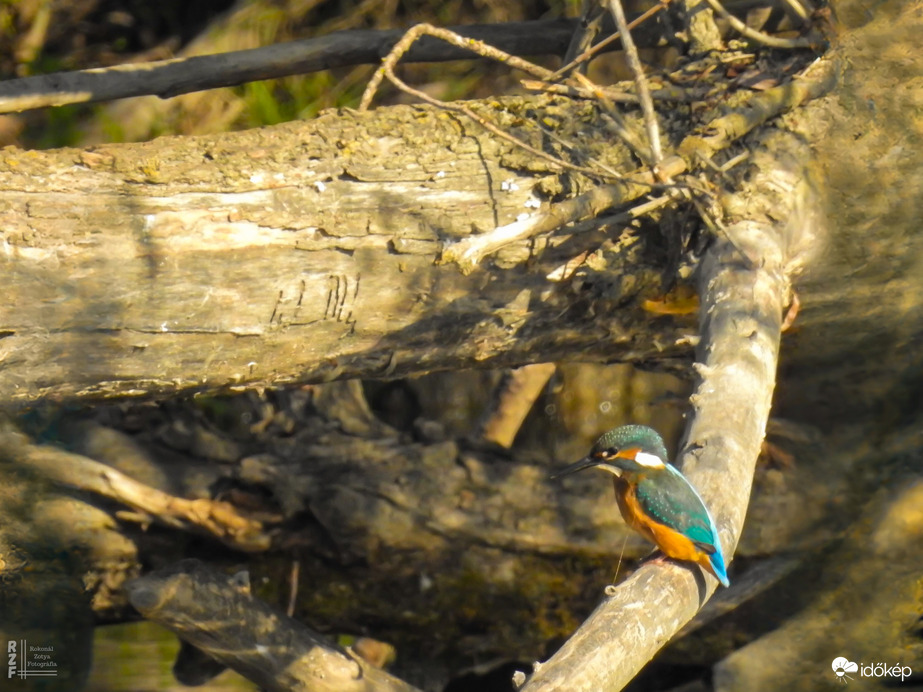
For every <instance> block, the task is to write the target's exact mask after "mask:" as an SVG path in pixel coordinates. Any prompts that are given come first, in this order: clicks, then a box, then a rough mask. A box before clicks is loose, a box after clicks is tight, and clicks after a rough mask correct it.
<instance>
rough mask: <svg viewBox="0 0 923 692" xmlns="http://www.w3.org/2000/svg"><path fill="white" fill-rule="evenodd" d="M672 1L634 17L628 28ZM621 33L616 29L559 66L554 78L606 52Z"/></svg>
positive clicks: (644, 20) (667, 0)
mask: <svg viewBox="0 0 923 692" xmlns="http://www.w3.org/2000/svg"><path fill="white" fill-rule="evenodd" d="M670 2H671V0H661V3H660V4H659V5H654V6H653V7H651V8H649V9H647V10H645V11H644V12H643V13H642V14H641V15H639V16H638V17H637V18H635V19H633V20H632V21H631V22H630V23H629V24H628V28H629V29H634V28H635V27H638V26H640V25H641V24H643V23H644V22H646V21H647V20H648V19H650V18H651V17H653V16H654V15H655V14H657V13H658V12H660V10H662V9H663V8H664V7H666V6H667V5H668V4H669V3H670ZM620 35H621V33H620V32H618V31H616V32H615V33H614V34H611V35H609V36H607V37H606V38H604V39H603V40H602V41H600V42H599V43H597V44H596V45H595V46H593V47H591V48H588V49H587V50H586V51H584V52H583V53H581V54H580V55H578V56H577V57H576V58H574V59H573V60H572V61H570V62H568V63H567V64H565V65H564V66H563V67H561V68H559V69H558V70H557V71H556V72H555V73H554V76H553V77H554V79H556V80H557V79H560V78H561V77H564V76H566V75H568V74H570V73H571V72H573V71H574V68H576V67H578V66H580V65H581V64H583V63H585V62H588V61H589V60H591V59H592V58H593V56H595V55H598V54H599V53H602V52H604V51H605V50H611V47H610V46H611V44H612V43H614V42H615V41H617V40H618V39H619V36H620Z"/></svg>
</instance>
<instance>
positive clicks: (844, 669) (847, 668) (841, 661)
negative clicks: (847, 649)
mask: <svg viewBox="0 0 923 692" xmlns="http://www.w3.org/2000/svg"><path fill="white" fill-rule="evenodd" d="M831 665H832V666H833V672H834V673H836V678H837V680H839V681H840V682H842V683H843V684H844V685H845V684H846V683H847V681H849V680H852V677H850V676H849V675H847V673H855V672H856V671H858V670H859V666H858V664H856V663H853V662H852V661H847V660H846V659H845V658H843V657H842V656H838V657H836V658H835V659H833V663H832V664H831Z"/></svg>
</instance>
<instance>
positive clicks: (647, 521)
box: [552, 425, 729, 586]
mask: <svg viewBox="0 0 923 692" xmlns="http://www.w3.org/2000/svg"><path fill="white" fill-rule="evenodd" d="M594 467H595V468H600V469H603V470H604V471H608V472H609V473H611V474H613V475H615V499H616V501H617V502H618V505H619V510H620V511H621V513H622V517H623V518H624V519H625V523H626V524H628V525H629V526H630V527H631V528H633V529H634V530H635V531H637V532H638V533H640V534H641V535H642V536H644V537H645V538H647V539H648V540H649V541H652V542H653V543H655V544H656V545H657V547H658V548H660V550H661V551H663V554H664V555H666V556H667V557H669V558H673V559H674V560H684V561H688V562H695V563H696V564H698V565H701V566H702V567H703V568H704V569H705V570H706V571H707V572H709V573H710V574H712V575H713V576H714V577H715V578H716V579H717V580H718V581H720V582H721V584H722V585H724V586H729V582H728V576H727V569H726V568H725V565H724V556H723V555H722V553H721V540H720V539H719V538H718V530H717V528H716V527H715V521H714V520H713V519H712V518H711V514H709V513H708V509H707V508H706V507H705V503H704V502H702V498H701V497H699V494H698V493H697V492H696V490H695V488H693V487H692V484H691V483H690V482H689V481H688V480H686V477H685V476H684V475H683V474H682V473H680V471H679V470H678V469H677V468H676V467H675V466H673V464H671V463H670V462H669V461H668V455H667V449H666V447H665V446H664V444H663V439H662V438H661V437H660V435H659V434H658V433H657V431H656V430H654V429H652V428H649V427H647V426H646V425H623V426H621V427H619V428H613V429H612V430H610V431H609V432H607V433H606V434H605V435H603V436H602V437H600V438H599V439H598V440H597V441H596V444H594V445H593V448H592V449H591V450H590V453H589V454H587V455H586V456H585V457H584V458H583V459H581V460H580V461H577V462H575V463H573V464H571V465H570V466H567V467H565V468H563V469H562V470H560V471H558V472H557V473H555V474H553V475H552V478H560V477H561V476H566V475H568V474H571V473H576V472H577V471H583V470H584V469H589V468H594Z"/></svg>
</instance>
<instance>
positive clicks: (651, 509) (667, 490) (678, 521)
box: [635, 464, 721, 555]
mask: <svg viewBox="0 0 923 692" xmlns="http://www.w3.org/2000/svg"><path fill="white" fill-rule="evenodd" d="M635 494H636V496H637V498H638V502H639V504H640V505H641V508H642V509H643V510H644V512H645V514H647V516H648V517H650V518H651V519H653V520H654V521H656V522H658V523H660V524H664V525H666V526H669V527H670V528H671V529H673V530H674V531H678V532H679V533H681V534H683V535H684V536H686V537H687V538H689V540H691V541H692V542H693V543H695V544H696V546H697V547H698V548H699V549H700V550H702V552H704V553H707V554H709V555H713V554H715V553H718V554H719V555H720V552H721V543H720V541H719V539H718V530H717V528H716V527H715V522H714V521H713V520H712V518H711V515H710V514H709V513H708V510H707V509H706V508H705V503H704V502H702V498H700V497H699V494H698V493H697V492H696V491H695V488H693V487H692V485H690V483H689V481H687V480H686V478H685V476H683V475H682V474H681V473H680V472H679V471H678V470H676V469H675V468H674V467H673V466H671V465H670V464H667V465H666V473H660V474H657V477H656V479H655V478H651V477H646V476H642V477H641V478H640V479H639V481H638V486H637V490H636V491H635Z"/></svg>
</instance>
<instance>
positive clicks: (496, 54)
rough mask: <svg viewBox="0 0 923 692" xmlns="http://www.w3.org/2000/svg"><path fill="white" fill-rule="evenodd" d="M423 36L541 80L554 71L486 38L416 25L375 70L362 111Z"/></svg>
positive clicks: (362, 102)
mask: <svg viewBox="0 0 923 692" xmlns="http://www.w3.org/2000/svg"><path fill="white" fill-rule="evenodd" d="M423 36H432V37H434V38H438V39H442V40H443V41H445V42H446V43H449V44H451V45H453V46H456V47H458V48H463V49H465V50H468V51H471V52H472V53H474V54H475V55H480V56H481V57H483V58H490V59H492V60H496V61H497V62H501V63H503V64H504V65H509V66H510V67H514V68H516V69H518V70H522V71H523V72H527V73H528V74H531V75H532V76H534V77H538V78H539V79H545V80H549V79H550V77H551V74H552V72H551V70H546V69H545V68H543V67H539V66H538V65H534V64H532V63H530V62H529V61H528V60H523V59H521V58H517V57H516V56H514V55H510V54H509V53H505V52H504V51H502V50H499V49H497V48H494V47H493V46H489V45H487V44H486V43H484V42H483V41H477V40H475V39H472V38H465V37H464V36H459V35H458V34H456V33H455V32H453V31H449V30H448V29H440V28H439V27H435V26H433V25H432V24H417V25H416V26H413V27H411V28H410V29H408V30H407V33H406V34H404V37H403V38H402V39H401V40H400V41H398V42H397V43H396V44H395V45H394V48H392V49H391V51H390V52H389V53H388V55H386V56H385V58H384V60H382V61H381V67H379V68H378V70H376V71H375V74H374V75H373V76H372V79H370V80H369V83H368V85H367V86H366V87H365V92H364V93H363V94H362V99H361V101H360V102H359V110H360V111H364V110H367V109H368V107H369V105H371V103H372V99H373V98H374V96H375V92H376V91H377V90H378V87H379V86H380V85H381V80H382V79H384V78H385V76H386V75H387V76H392V75H393V74H394V67H395V65H397V63H398V62H400V61H401V59H402V58H403V57H404V55H405V54H406V53H407V51H409V50H410V47H411V46H412V45H413V44H414V43H416V41H417V40H419V39H420V38H422V37H423Z"/></svg>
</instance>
